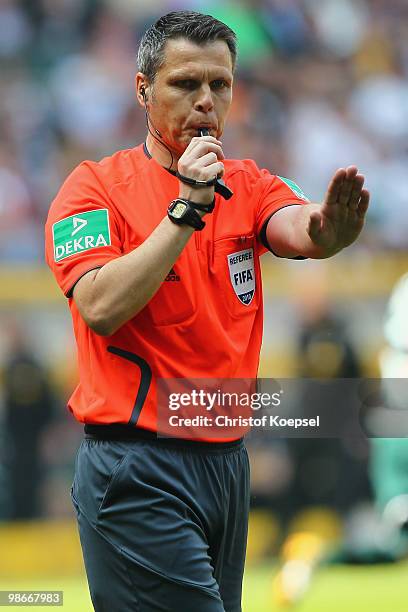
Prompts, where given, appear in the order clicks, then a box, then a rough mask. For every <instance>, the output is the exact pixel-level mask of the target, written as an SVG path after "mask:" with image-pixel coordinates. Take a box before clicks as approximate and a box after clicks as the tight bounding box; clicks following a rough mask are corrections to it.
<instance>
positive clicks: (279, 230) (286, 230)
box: [266, 204, 341, 259]
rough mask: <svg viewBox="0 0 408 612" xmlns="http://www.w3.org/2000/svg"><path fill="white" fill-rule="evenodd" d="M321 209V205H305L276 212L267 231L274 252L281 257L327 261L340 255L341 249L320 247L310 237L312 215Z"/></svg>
mask: <svg viewBox="0 0 408 612" xmlns="http://www.w3.org/2000/svg"><path fill="white" fill-rule="evenodd" d="M320 208H321V205H320V204H304V205H299V206H297V205H295V206H288V207H286V208H283V209H282V210H279V211H278V212H276V213H275V214H274V215H273V217H272V218H271V219H270V221H269V223H268V227H267V230H266V238H267V240H268V244H269V245H270V247H271V249H272V250H273V252H274V253H276V254H277V255H279V256H280V257H287V258H293V257H297V256H299V255H301V256H303V257H308V258H311V259H325V258H327V257H331V256H332V255H335V254H336V253H338V252H339V251H340V250H341V249H327V248H322V247H319V246H317V245H316V244H314V243H313V242H312V240H311V238H310V236H309V233H308V227H309V222H310V214H311V213H312V212H313V211H319V210H320Z"/></svg>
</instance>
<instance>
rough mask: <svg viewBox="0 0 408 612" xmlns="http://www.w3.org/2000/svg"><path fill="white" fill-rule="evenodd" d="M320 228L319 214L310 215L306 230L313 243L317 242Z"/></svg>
mask: <svg viewBox="0 0 408 612" xmlns="http://www.w3.org/2000/svg"><path fill="white" fill-rule="evenodd" d="M320 227H321V216H320V213H319V212H317V211H315V212H312V213H311V214H310V219H309V226H308V228H307V231H308V234H309V236H310V238H311V239H312V241H313V242H315V241H316V240H317V238H318V237H319V234H320Z"/></svg>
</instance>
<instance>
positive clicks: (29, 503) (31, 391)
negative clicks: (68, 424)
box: [3, 328, 53, 520]
mask: <svg viewBox="0 0 408 612" xmlns="http://www.w3.org/2000/svg"><path fill="white" fill-rule="evenodd" d="M3 397H4V427H5V430H6V431H5V433H6V436H5V440H6V446H5V464H6V473H7V476H6V479H7V481H8V483H7V487H6V492H7V493H8V497H9V499H8V503H7V504H6V507H7V506H8V511H6V512H7V515H8V517H7V518H9V519H10V520H27V519H34V518H37V517H39V516H41V515H42V507H41V506H42V504H41V494H40V492H41V483H42V479H43V475H44V474H43V466H42V461H41V452H40V442H41V435H42V433H43V431H44V429H45V428H46V426H47V425H48V423H49V422H50V420H51V417H52V408H53V397H52V392H51V387H50V384H49V381H48V377H47V373H46V371H45V370H44V368H43V366H42V365H41V364H40V363H39V362H38V361H37V359H36V358H35V356H34V355H33V354H32V353H31V351H30V349H29V348H28V347H27V345H26V344H25V342H24V340H23V337H22V333H21V331H20V330H19V329H17V328H15V329H13V338H12V346H11V350H10V355H9V358H8V360H7V361H6V363H5V365H4V367H3ZM7 493H6V494H7Z"/></svg>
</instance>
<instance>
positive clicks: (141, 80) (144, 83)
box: [135, 72, 149, 108]
mask: <svg viewBox="0 0 408 612" xmlns="http://www.w3.org/2000/svg"><path fill="white" fill-rule="evenodd" d="M148 86H149V83H148V80H147V77H146V75H144V74H143V72H138V73H137V75H136V76H135V89H136V98H137V100H138V102H139V104H140V106H143V108H145V107H146V100H147V99H148V94H147V89H148ZM143 93H144V95H143Z"/></svg>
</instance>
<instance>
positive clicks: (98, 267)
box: [65, 266, 103, 298]
mask: <svg viewBox="0 0 408 612" xmlns="http://www.w3.org/2000/svg"><path fill="white" fill-rule="evenodd" d="M101 268H103V266H95V267H94V268H89V270H87V271H86V272H84V273H83V274H81V276H80V277H79V278H77V279H76V281H75V283H74V284H73V285H72V287H71V289H69V291H67V293H66V294H65V295H66V297H67V298H70V297H72V293H73V291H74V289H75V285H76V284H77V282H78V281H80V280H81V278H82V277H83V276H85V274H88V272H92V270H100V269H101Z"/></svg>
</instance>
